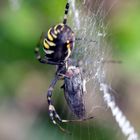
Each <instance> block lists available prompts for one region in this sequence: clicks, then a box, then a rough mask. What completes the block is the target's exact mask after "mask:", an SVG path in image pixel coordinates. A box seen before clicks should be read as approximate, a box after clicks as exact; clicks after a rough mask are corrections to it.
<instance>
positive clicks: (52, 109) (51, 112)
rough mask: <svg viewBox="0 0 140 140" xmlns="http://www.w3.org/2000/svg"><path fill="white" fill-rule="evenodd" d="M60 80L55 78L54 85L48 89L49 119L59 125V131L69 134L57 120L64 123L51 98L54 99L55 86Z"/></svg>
mask: <svg viewBox="0 0 140 140" xmlns="http://www.w3.org/2000/svg"><path fill="white" fill-rule="evenodd" d="M58 80H59V77H58V76H57V75H56V76H55V79H54V80H52V83H51V85H50V87H49V89H48V93H47V100H48V106H49V117H50V119H51V121H52V122H53V124H55V125H57V126H58V127H59V129H60V130H61V131H62V132H65V133H69V134H70V132H69V131H67V130H65V129H64V128H62V127H61V126H60V125H59V124H58V123H57V121H56V120H55V119H57V120H58V121H59V122H62V119H61V118H60V116H59V115H58V114H57V112H56V110H55V107H54V105H53V103H52V100H51V97H52V91H53V89H54V86H55V85H56V82H57V81H58Z"/></svg>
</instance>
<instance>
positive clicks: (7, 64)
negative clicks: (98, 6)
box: [0, 0, 140, 140]
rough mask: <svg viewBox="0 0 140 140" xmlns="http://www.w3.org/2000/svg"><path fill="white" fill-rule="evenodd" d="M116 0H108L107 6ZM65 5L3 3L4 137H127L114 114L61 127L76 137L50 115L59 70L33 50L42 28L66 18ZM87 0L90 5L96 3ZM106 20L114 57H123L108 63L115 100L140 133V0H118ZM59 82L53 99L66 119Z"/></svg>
mask: <svg viewBox="0 0 140 140" xmlns="http://www.w3.org/2000/svg"><path fill="white" fill-rule="evenodd" d="M77 2H79V3H81V2H80V1H77ZM113 2H114V0H107V1H106V4H105V6H106V9H108V8H109V7H110V6H111V5H112V3H113ZM65 3H66V0H51V1H50V0H36V1H34V0H9V1H8V0H1V1H0V140H48V139H50V140H59V139H63V140H68V139H71V140H85V139H88V140H93V139H94V140H120V139H122V140H123V139H125V138H124V137H123V135H122V133H121V131H120V130H119V129H118V126H117V124H116V123H115V121H114V119H113V118H112V117H111V114H110V113H106V115H105V116H104V115H103V114H102V116H101V117H100V119H98V118H96V119H95V120H93V121H90V122H82V123H76V124H67V125H62V126H63V127H64V128H67V129H68V130H70V131H72V135H67V134H63V133H61V132H60V131H59V130H58V128H57V127H55V126H54V125H53V124H52V123H51V122H50V120H49V118H48V113H47V103H46V91H47V88H48V86H49V83H50V80H51V79H52V77H53V76H54V72H55V68H54V66H50V65H42V64H40V63H39V62H38V61H37V60H36V59H35V56H34V48H35V46H36V44H37V42H38V40H39V37H40V35H41V33H42V32H43V31H47V30H48V29H49V27H50V26H52V25H55V24H56V23H59V22H60V21H62V18H63V14H64V7H65ZM86 3H87V5H92V4H94V1H93V0H88V1H87V2H86ZM84 10H86V9H84ZM106 20H107V22H109V30H108V32H109V38H108V43H109V44H111V45H110V46H112V48H111V49H112V50H113V54H111V55H113V57H114V58H117V59H119V60H122V61H123V63H122V64H121V65H117V66H116V65H115V66H114V65H113V66H112V65H111V66H109V68H110V70H111V71H112V72H111V73H112V75H111V78H112V79H111V80H112V86H113V88H114V89H115V90H116V91H117V95H116V96H117V97H116V98H117V103H118V105H119V106H120V108H121V109H122V110H123V112H124V113H125V114H126V115H127V117H128V118H129V120H130V121H131V122H132V124H134V127H135V128H136V130H137V131H138V132H140V119H139V118H140V109H139V107H140V102H139V99H140V35H139V34H140V1H139V0H134V1H131V0H122V1H121V0H120V1H119V0H118V1H117V2H116V3H115V5H114V6H113V8H112V9H111V11H110V13H109V14H108V16H107V17H106ZM61 85H62V83H61V82H60V83H59V84H58V86H57V87H56V89H55V91H54V92H56V91H57V93H56V94H55V96H53V100H55V106H56V108H57V110H58V113H59V114H60V115H61V116H62V117H63V118H67V117H69V116H71V115H70V112H69V111H67V110H68V109H67V107H66V104H65V101H64V97H63V93H62V92H63V91H62V90H61V89H60V86H61ZM104 113H105V112H104Z"/></svg>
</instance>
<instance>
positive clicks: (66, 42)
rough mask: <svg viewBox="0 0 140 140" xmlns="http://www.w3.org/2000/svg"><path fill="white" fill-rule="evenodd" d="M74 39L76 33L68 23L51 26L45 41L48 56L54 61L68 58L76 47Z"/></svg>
mask: <svg viewBox="0 0 140 140" xmlns="http://www.w3.org/2000/svg"><path fill="white" fill-rule="evenodd" d="M74 40H75V38H74V33H73V31H72V30H71V28H70V27H69V26H67V25H65V24H63V23H60V24H58V25H56V26H54V27H52V28H50V29H49V31H48V33H47V35H46V36H45V38H44V41H43V45H44V51H45V53H46V57H47V58H48V59H49V60H51V61H54V62H58V61H64V60H67V59H68V58H69V56H70V55H71V52H72V49H73V47H74Z"/></svg>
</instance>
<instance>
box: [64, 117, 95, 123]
mask: <svg viewBox="0 0 140 140" xmlns="http://www.w3.org/2000/svg"><path fill="white" fill-rule="evenodd" d="M93 118H94V117H88V118H82V119H78V120H62V122H63V123H67V122H82V121H87V120H91V119H93Z"/></svg>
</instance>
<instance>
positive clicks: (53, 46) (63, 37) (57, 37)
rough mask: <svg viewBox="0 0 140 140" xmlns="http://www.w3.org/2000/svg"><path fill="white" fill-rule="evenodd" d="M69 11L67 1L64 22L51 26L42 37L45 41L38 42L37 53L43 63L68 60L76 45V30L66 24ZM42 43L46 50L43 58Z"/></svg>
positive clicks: (57, 63)
mask: <svg viewBox="0 0 140 140" xmlns="http://www.w3.org/2000/svg"><path fill="white" fill-rule="evenodd" d="M68 11H69V2H67V4H66V7H65V13H64V19H63V22H62V23H59V24H57V25H55V26H53V27H51V28H50V29H49V30H48V32H47V33H46V34H45V36H43V37H42V38H43V41H40V42H39V43H38V46H37V48H36V49H35V54H36V58H37V59H38V60H39V61H40V62H41V63H45V64H46V63H47V64H54V65H59V64H60V63H61V62H65V61H67V60H68V58H69V57H70V55H71V53H72V50H73V47H74V41H75V37H74V32H73V31H72V30H71V28H70V27H69V26H68V25H66V23H67V15H68ZM42 38H41V39H40V40H42ZM41 45H43V50H44V52H45V56H44V58H41V55H40V53H39V50H40V46H41Z"/></svg>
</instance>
